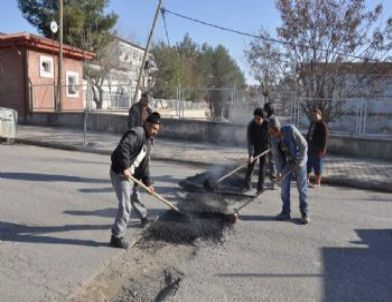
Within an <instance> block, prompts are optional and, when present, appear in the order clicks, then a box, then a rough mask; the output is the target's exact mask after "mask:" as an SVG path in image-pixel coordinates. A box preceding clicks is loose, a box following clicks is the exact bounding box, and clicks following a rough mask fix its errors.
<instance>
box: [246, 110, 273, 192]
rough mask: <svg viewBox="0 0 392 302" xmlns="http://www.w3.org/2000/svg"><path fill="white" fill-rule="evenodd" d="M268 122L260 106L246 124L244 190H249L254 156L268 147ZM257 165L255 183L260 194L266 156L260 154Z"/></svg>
mask: <svg viewBox="0 0 392 302" xmlns="http://www.w3.org/2000/svg"><path fill="white" fill-rule="evenodd" d="M267 131H268V124H267V121H265V120H264V112H263V109H261V108H256V109H255V111H254V112H253V119H252V120H251V121H250V123H249V124H248V129H247V141H248V155H249V159H248V168H247V170H246V174H245V186H244V190H250V189H251V188H252V173H253V169H254V166H255V163H256V161H255V160H254V157H255V156H257V155H259V154H260V153H262V152H263V151H265V150H267V149H268V140H269V136H268V133H267ZM259 161H260V166H259V180H258V183H257V194H261V193H263V191H264V181H265V161H266V156H262V157H261V158H260V159H259Z"/></svg>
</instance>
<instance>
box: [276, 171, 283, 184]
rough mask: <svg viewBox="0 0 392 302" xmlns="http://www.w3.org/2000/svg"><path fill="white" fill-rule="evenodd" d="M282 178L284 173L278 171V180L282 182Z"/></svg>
mask: <svg viewBox="0 0 392 302" xmlns="http://www.w3.org/2000/svg"><path fill="white" fill-rule="evenodd" d="M281 180H282V173H280V172H278V173H277V174H276V182H280V181H281Z"/></svg>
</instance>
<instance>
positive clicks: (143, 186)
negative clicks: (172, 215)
mask: <svg viewBox="0 0 392 302" xmlns="http://www.w3.org/2000/svg"><path fill="white" fill-rule="evenodd" d="M128 180H129V181H133V182H135V183H137V184H138V185H139V186H141V187H142V188H143V189H144V190H146V191H147V192H149V189H148V187H147V186H146V185H145V184H144V183H142V182H141V181H140V180H138V179H136V178H135V177H133V176H132V175H130V176H128ZM150 194H151V195H153V196H154V197H155V198H156V199H158V200H159V201H160V202H163V203H164V204H166V205H167V206H168V207H169V208H171V209H172V210H174V211H176V212H177V213H181V212H180V210H179V209H178V208H177V207H176V206H175V205H174V204H172V203H171V202H170V201H168V200H166V199H165V198H164V197H163V196H161V195H159V194H158V193H156V192H151V193H150Z"/></svg>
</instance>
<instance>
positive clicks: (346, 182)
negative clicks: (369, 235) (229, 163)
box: [15, 138, 392, 193]
mask: <svg viewBox="0 0 392 302" xmlns="http://www.w3.org/2000/svg"><path fill="white" fill-rule="evenodd" d="M15 143H17V144H25V145H33V146H39V147H46V148H53V149H61V150H67V151H78V152H85V153H94V154H100V155H111V154H112V151H109V150H99V149H96V148H92V147H88V146H73V145H67V144H61V143H52V142H42V141H36V140H33V139H28V138H16V139H15ZM151 158H152V159H154V160H157V161H166V162H172V163H178V164H186V165H192V166H196V167H200V168H208V167H211V166H214V165H216V163H214V162H202V161H196V160H188V159H179V158H172V157H162V156H154V155H153V154H152V155H151ZM323 183H324V184H327V185H333V186H339V187H347V188H356V189H362V190H369V191H377V192H384V193H392V186H391V185H390V184H388V183H380V184H374V183H368V182H361V181H352V180H350V179H345V178H335V177H328V176H325V177H323Z"/></svg>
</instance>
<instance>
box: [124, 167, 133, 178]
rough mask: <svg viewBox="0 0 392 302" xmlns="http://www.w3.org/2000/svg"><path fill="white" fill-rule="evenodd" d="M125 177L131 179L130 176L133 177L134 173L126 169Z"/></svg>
mask: <svg viewBox="0 0 392 302" xmlns="http://www.w3.org/2000/svg"><path fill="white" fill-rule="evenodd" d="M123 174H124V177H126V178H129V177H130V176H132V173H131V171H130V170H129V169H125V170H124V171H123Z"/></svg>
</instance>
